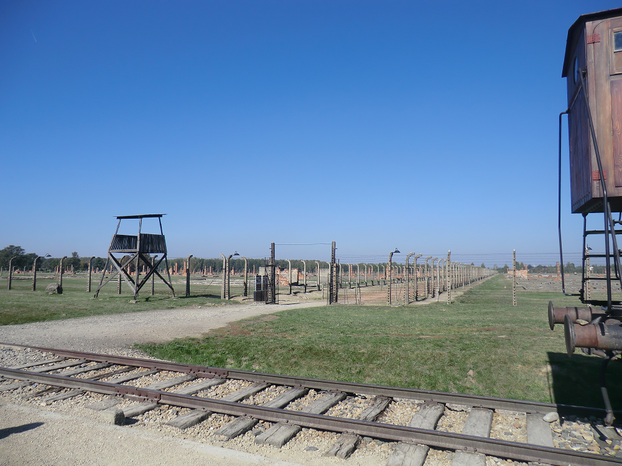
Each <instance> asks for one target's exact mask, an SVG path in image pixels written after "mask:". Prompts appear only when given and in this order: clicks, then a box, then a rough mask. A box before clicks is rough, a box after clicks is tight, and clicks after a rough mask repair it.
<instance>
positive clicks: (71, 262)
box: [63, 251, 80, 272]
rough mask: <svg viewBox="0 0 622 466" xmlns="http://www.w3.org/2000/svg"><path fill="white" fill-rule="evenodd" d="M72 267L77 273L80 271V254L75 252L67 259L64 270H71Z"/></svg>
mask: <svg viewBox="0 0 622 466" xmlns="http://www.w3.org/2000/svg"><path fill="white" fill-rule="evenodd" d="M72 266H73V270H74V271H75V272H78V271H79V270H80V254H78V253H77V252H75V251H74V252H72V253H71V257H69V258H68V259H65V261H64V262H63V268H69V269H71V267H72Z"/></svg>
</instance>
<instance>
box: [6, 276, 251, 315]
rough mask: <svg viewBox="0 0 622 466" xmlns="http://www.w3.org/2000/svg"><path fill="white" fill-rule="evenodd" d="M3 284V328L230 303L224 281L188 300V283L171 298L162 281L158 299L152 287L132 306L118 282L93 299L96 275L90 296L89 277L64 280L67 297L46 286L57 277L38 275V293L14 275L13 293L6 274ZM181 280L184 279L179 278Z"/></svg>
mask: <svg viewBox="0 0 622 466" xmlns="http://www.w3.org/2000/svg"><path fill="white" fill-rule="evenodd" d="M3 278H4V280H1V281H0V325H12V324H25V323H28V322H41V321H47V320H58V319H70V318H74V317H85V316H94V315H102V314H121V313H126V312H139V311H148V310H155V309H174V308H180V307H190V306H195V305H196V306H203V305H205V304H206V303H214V304H227V303H229V301H223V300H221V299H220V283H221V282H220V281H219V280H214V281H213V283H211V282H210V283H211V284H210V285H209V286H207V285H206V286H194V287H192V288H191V294H190V296H189V297H188V298H186V297H185V290H186V288H185V282H184V283H183V284H177V283H175V284H174V286H173V287H174V288H175V294H176V295H177V297H178V298H177V299H173V298H172V297H171V292H170V290H169V289H168V287H167V286H166V285H165V284H164V283H162V282H161V281H160V282H159V283H158V280H156V283H155V293H154V296H150V293H151V285H150V284H147V285H145V286H144V287H143V289H142V290H141V293H140V295H139V299H138V302H136V303H132V302H130V301H131V300H133V298H134V296H133V293H132V292H131V290H130V289H129V288H128V287H127V286H126V285H125V284H123V285H122V290H121V291H122V294H121V295H119V294H117V283H116V282H111V283H108V284H107V285H106V286H104V287H103V288H102V290H101V291H100V293H99V296H98V298H93V295H94V294H95V290H96V289H97V286H98V284H99V279H100V275H93V279H92V282H91V289H92V290H93V291H92V292H91V293H87V292H86V289H87V276H86V274H79V275H71V274H67V275H65V276H64V277H63V290H64V292H63V294H61V295H58V294H52V295H50V294H48V293H46V291H45V287H46V286H47V285H49V284H50V283H53V282H56V281H57V279H56V278H54V276H53V275H47V274H40V275H38V276H37V290H36V291H34V292H33V291H32V279H23V278H20V277H18V278H17V279H16V278H15V276H14V279H13V281H12V286H11V290H8V289H7V288H8V286H7V285H8V283H7V280H6V278H7V277H6V272H5V275H4V277H3ZM178 280H181V279H178ZM231 291H232V294H234V295H236V294H241V289H240V290H237V289H234V288H233V287H232V289H231Z"/></svg>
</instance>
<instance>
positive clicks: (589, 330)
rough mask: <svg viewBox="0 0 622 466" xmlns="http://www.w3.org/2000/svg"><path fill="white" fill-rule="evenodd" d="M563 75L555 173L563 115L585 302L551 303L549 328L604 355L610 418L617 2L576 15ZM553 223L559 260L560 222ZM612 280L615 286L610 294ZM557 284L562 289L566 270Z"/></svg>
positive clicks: (619, 335) (616, 334)
mask: <svg viewBox="0 0 622 466" xmlns="http://www.w3.org/2000/svg"><path fill="white" fill-rule="evenodd" d="M562 77H563V78H566V83H567V92H568V109H567V110H566V111H564V112H562V113H561V114H560V133H559V134H560V150H559V156H560V173H561V127H562V126H561V123H562V115H564V114H567V115H568V139H569V152H570V192H571V204H572V212H573V213H579V214H582V215H583V219H584V220H583V262H582V280H581V289H580V291H579V296H580V299H581V301H582V303H584V304H586V305H587V306H586V307H569V308H555V307H554V306H553V303H552V302H551V303H549V309H548V316H549V325H550V327H551V330H552V329H553V328H554V326H555V324H563V325H564V334H565V340H566V350H567V352H568V354H569V355H572V353H574V351H575V348H580V349H581V350H582V351H583V352H585V353H587V354H594V355H597V356H600V357H602V358H603V359H604V362H603V365H602V369H601V377H600V379H601V380H600V384H601V392H602V394H603V401H604V404H605V408H606V410H607V416H606V418H605V422H606V423H607V424H611V423H613V420H614V416H613V410H612V407H611V403H610V401H609V395H608V393H607V387H606V381H605V370H606V368H607V365H608V363H609V361H611V360H612V359H613V358H614V357H616V356H619V355H620V354H622V297H621V296H620V295H619V290H622V267H621V261H620V255H621V253H622V251H620V248H619V246H618V237H620V238H622V236H621V235H622V229H620V226H621V225H622V8H617V9H614V10H607V11H601V12H596V13H589V14H585V15H582V16H580V17H579V18H578V19H577V20H576V21H575V23H574V24H573V25H572V26H571V27H570V29H569V30H568V38H567V41H566V53H565V56H564V64H563V68H562ZM559 192H560V193H561V175H560V190H559ZM594 213H596V214H599V213H600V214H602V218H603V227H602V229H601V228H595V229H588V227H587V217H588V214H594ZM614 213H617V214H618V215H617V216H614ZM559 215H560V216H561V194H560V209H559ZM615 217H617V218H615ZM558 225H560V227H559V228H560V230H559V239H560V260H561V263H562V264H563V250H562V246H561V220H560V221H559V222H558ZM616 228H617V229H616ZM588 238H590V242H591V243H590V244H591V245H593V246H595V247H596V244H599V245H601V247H603V249H604V250H601V251H598V252H592V251H591V248H590V247H588V244H587V239H588ZM599 238H600V239H599ZM590 259H598V260H601V261H602V260H604V263H605V276H604V277H590V274H589V264H590V262H589V261H590ZM592 280H603V281H604V282H605V284H606V287H605V288H606V291H607V296H606V299H603V298H602V297H600V299H598V298H597V297H592V296H591V294H590V291H591V281H592ZM614 284H615V285H616V288H617V285H619V287H620V288H617V289H616V293H618V294H617V295H616V298H615V299H614V296H613V289H614ZM562 290H563V291H564V293H565V286H564V280H563V272H562Z"/></svg>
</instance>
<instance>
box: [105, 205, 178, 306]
mask: <svg viewBox="0 0 622 466" xmlns="http://www.w3.org/2000/svg"><path fill="white" fill-rule="evenodd" d="M163 215H164V214H147V215H126V216H120V217H117V220H118V223H117V230H116V231H115V234H114V235H113V237H112V241H111V242H110V248H109V249H108V257H107V259H106V266H105V267H104V271H105V270H106V269H107V268H108V264H110V263H112V264H113V265H114V267H115V270H114V271H113V272H112V273H111V274H110V275H109V276H108V277H107V279H106V280H104V277H105V273H103V274H102V278H101V280H100V281H99V286H98V287H97V291H96V292H95V297H97V296H98V295H99V290H101V289H102V288H103V287H104V286H105V285H106V284H107V283H108V282H109V281H111V280H112V279H113V278H115V277H116V276H117V275H120V276H121V277H122V278H123V279H124V280H125V283H127V285H128V286H129V287H130V288H131V289H132V291H133V292H134V299H136V298H137V297H138V292H139V291H140V289H141V288H142V287H143V286H144V285H145V283H147V281H148V280H149V279H150V278H151V277H152V275H154V274H155V275H157V276H158V277H160V279H161V280H162V281H163V282H164V283H166V285H167V286H168V287H169V288H170V290H171V293H172V294H173V297H175V290H174V289H173V286H172V285H171V274H170V272H169V268H168V259H167V257H166V255H167V252H166V240H165V239H164V234H163V232H162V216H163ZM144 218H157V219H158V223H159V225H160V234H159V235H154V234H147V233H142V231H141V230H142V225H143V219H144ZM123 220H138V234H137V235H136V236H132V235H120V234H118V233H119V227H120V226H121V222H122V221H123ZM120 254H123V256H122V257H120V258H118V257H115V255H120ZM145 254H156V255H158V256H160V257H159V258H158V259H157V261H153V262H152V261H151V260H150V259H149V258H148V257H147V256H145ZM128 255H129V256H128ZM162 261H164V263H165V265H166V274H167V276H168V281H167V280H166V279H165V278H164V277H163V276H162V275H160V273H159V272H158V266H159V265H160V264H161V263H162ZM132 265H134V269H135V272H136V274H135V275H136V276H135V278H134V277H132V275H131V273H130V271H131V267H132ZM140 265H143V266H144V267H145V270H146V271H147V273H146V275H145V276H144V278H142V280H141V279H140Z"/></svg>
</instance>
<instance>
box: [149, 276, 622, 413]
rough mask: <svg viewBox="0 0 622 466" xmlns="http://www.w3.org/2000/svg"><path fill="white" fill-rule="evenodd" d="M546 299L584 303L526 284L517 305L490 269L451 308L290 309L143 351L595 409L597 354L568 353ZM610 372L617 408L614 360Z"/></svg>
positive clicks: (180, 358)
mask: <svg viewBox="0 0 622 466" xmlns="http://www.w3.org/2000/svg"><path fill="white" fill-rule="evenodd" d="M549 300H553V303H554V304H555V305H556V306H558V307H561V306H576V305H579V304H580V303H579V302H578V300H577V298H572V297H566V296H563V294H562V293H561V292H559V293H546V292H527V291H522V292H519V294H518V306H516V307H514V306H512V294H511V282H510V281H509V280H507V279H506V278H505V277H503V276H496V277H494V278H492V279H491V280H488V281H487V282H485V283H483V284H481V285H479V286H477V287H475V288H473V289H471V290H470V291H468V292H467V293H465V294H464V295H462V296H461V297H459V298H457V299H456V300H455V302H454V303H452V304H450V305H447V304H444V303H434V304H430V305H425V306H409V307H405V306H402V307H386V306H343V305H338V306H331V307H318V308H306V309H298V310H286V311H281V312H278V313H276V314H273V315H267V316H261V317H256V318H252V319H247V320H244V321H240V322H236V323H233V324H231V325H229V326H228V327H225V328H222V329H217V330H214V331H212V332H210V334H209V335H208V337H207V338H204V339H179V340H175V341H173V342H171V343H169V344H166V345H141V346H140V349H142V350H144V351H146V352H147V353H149V354H151V355H152V356H156V357H159V358H164V359H168V360H175V361H179V362H184V363H192V364H200V365H209V366H217V367H225V368H237V369H245V370H254V371H258V372H269V373H276V374H286V375H293V376H302V377H314V378H323V379H331V380H342V381H351V382H359V383H371V384H380V385H391V386H400V387H411V388H418V389H429V390H441V391H449V392H460V393H471V394H477V395H487V396H499V397H507V398H518V399H525V400H534V401H545V402H559V403H570V404H579V405H587V406H598V407H600V406H602V400H601V397H600V391H599V387H598V380H599V370H600V367H601V360H600V359H598V358H595V357H587V356H580V355H578V354H575V355H574V356H573V358H568V356H567V355H566V354H565V346H564V336H563V328H562V327H559V326H558V327H557V328H556V329H555V331H553V332H552V331H551V330H550V329H549V328H548V320H547V304H548V301H549ZM607 374H608V379H609V387H610V396H611V398H612V403H613V404H614V408H622V396H618V395H617V394H616V393H615V392H616V390H615V388H616V387H619V386H620V383H622V377H621V374H620V366H619V364H618V363H617V361H616V362H614V363H612V364H610V368H609V369H608V372H607Z"/></svg>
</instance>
